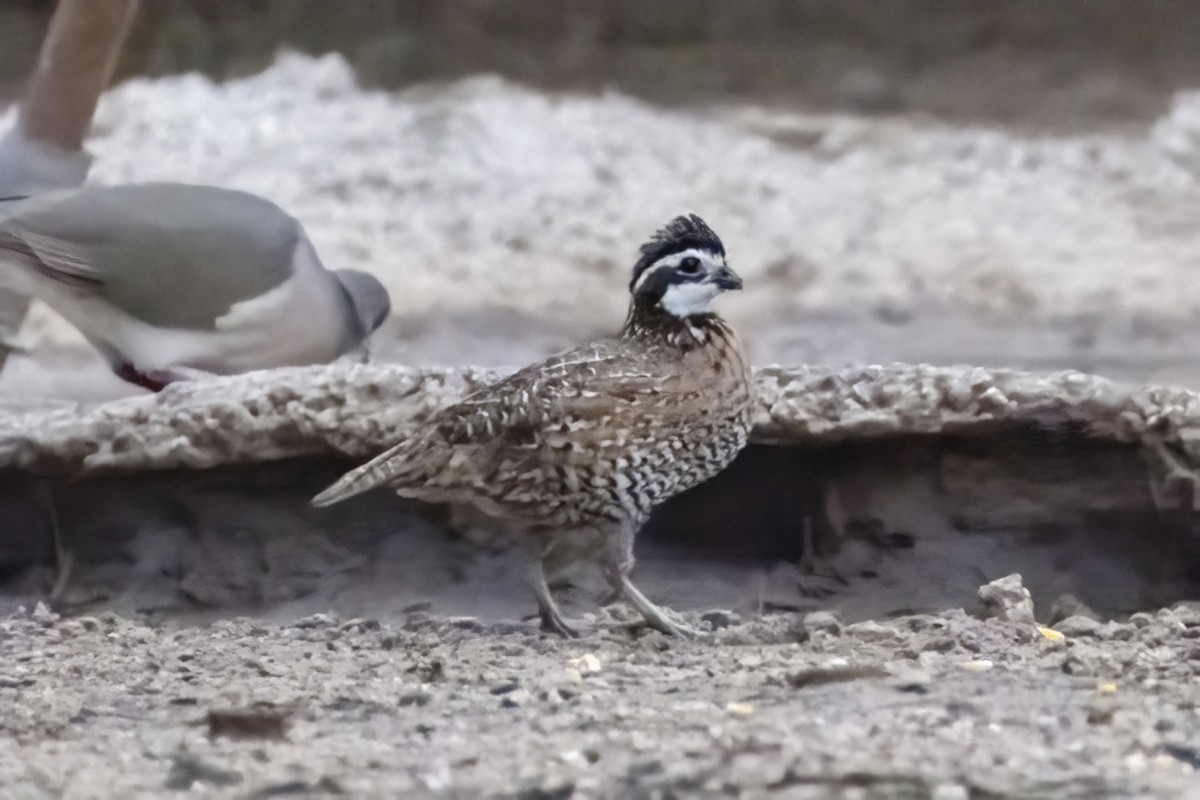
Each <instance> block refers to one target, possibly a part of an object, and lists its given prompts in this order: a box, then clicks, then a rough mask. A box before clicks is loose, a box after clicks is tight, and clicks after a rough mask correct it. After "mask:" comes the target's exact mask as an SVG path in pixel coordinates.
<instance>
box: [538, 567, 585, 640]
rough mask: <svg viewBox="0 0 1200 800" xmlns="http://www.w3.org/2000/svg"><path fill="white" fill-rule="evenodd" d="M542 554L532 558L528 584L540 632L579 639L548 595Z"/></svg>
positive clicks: (549, 594) (550, 595) (552, 597)
mask: <svg viewBox="0 0 1200 800" xmlns="http://www.w3.org/2000/svg"><path fill="white" fill-rule="evenodd" d="M542 558H543V554H538V555H535V556H534V559H533V563H532V565H531V568H530V575H529V582H530V583H531V584H533V593H534V596H536V597H537V604H538V613H539V614H540V615H541V617H542V630H546V631H552V632H554V633H557V634H558V635H559V636H564V637H566V638H568V639H577V638H579V631H577V630H576V629H575V628H574V627H572V626H571V625H570V624H569V623H568V622H567V620H566V618H565V617H563V615H562V611H561V610H560V609H559V607H558V603H556V602H555V601H554V596H553V595H552V594H551V593H550V586H549V585H548V584H547V583H546V570H545V567H544V566H543V565H542Z"/></svg>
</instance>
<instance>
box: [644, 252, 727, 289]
mask: <svg viewBox="0 0 1200 800" xmlns="http://www.w3.org/2000/svg"><path fill="white" fill-rule="evenodd" d="M688 256H695V257H696V258H698V259H700V261H701V262H710V263H713V264H716V265H717V266H719V267H723V266H725V259H724V257H722V256H721V255H720V254H719V253H713V252H710V251H708V250H697V249H696V248H694V247H689V248H688V249H687V250H681V251H679V252H678V253H672V254H671V255H669V256H663V257H662V258H660V259H659V260H658V261H655V262H654V263H653V264H651V265H650V266H649V267H647V268H646V269H645V271H644V272H642V274H641V275H639V276H638V279H637V281H636V282H635V283H634V284H633V293H634V294H637V292H638V290H639V289H641V288H642V284H643V283H645V282H646V278H648V277H650V273H652V272H655V271H657V270H660V269H662V268H663V267H670V268H672V269H673V268H675V267H678V266H679V265H680V264H681V263H683V260H684V259H685V258H687V257H688Z"/></svg>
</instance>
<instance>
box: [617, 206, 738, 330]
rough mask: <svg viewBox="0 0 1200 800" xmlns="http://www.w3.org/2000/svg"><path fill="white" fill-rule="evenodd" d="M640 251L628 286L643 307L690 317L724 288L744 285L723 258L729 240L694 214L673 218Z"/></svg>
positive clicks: (700, 311)
mask: <svg viewBox="0 0 1200 800" xmlns="http://www.w3.org/2000/svg"><path fill="white" fill-rule="evenodd" d="M641 252H642V257H641V259H639V260H638V263H637V265H636V266H635V267H634V269H633V281H632V282H631V283H630V291H631V292H632V293H633V297H634V302H635V303H637V304H638V305H639V306H642V307H644V308H652V307H657V308H661V309H662V310H664V311H666V312H667V313H668V314H671V315H672V316H675V317H679V318H681V319H686V318H687V317H690V316H692V315H694V314H703V313H705V312H707V311H708V310H709V305H710V304H711V303H712V301H713V298H715V297H716V296H717V295H719V294H720V293H721V292H723V291H726V290H730V289H740V288H742V279H741V278H739V277H738V276H737V274H736V273H735V272H734V271H733V270H731V269H730V268H729V265H728V264H726V263H725V246H724V245H723V244H721V240H720V239H719V238H717V235H716V234H715V233H713V231H712V229H711V228H709V227H708V225H706V224H705V222H704V220H702V219H700V218H699V217H697V216H696V215H695V214H692V215H689V216H686V217H676V218H675V219H673V220H672V221H671V222H670V223H668V224H667V225H666V226H665V227H663V228H662V229H661V230H660V231H658V232H657V233H656V234H655V235H654V237H653V238H651V240H650V241H649V242H647V243H646V244H644V245H642V251H641Z"/></svg>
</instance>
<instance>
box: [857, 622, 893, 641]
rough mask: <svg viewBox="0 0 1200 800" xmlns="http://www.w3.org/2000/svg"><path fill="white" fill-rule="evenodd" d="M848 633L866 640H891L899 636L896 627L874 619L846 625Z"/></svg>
mask: <svg viewBox="0 0 1200 800" xmlns="http://www.w3.org/2000/svg"><path fill="white" fill-rule="evenodd" d="M846 634H847V635H849V636H854V637H855V638H858V639H862V640H863V641H864V642H884V641H891V640H893V639H895V638H896V637H897V633H896V629H895V628H891V627H889V626H887V625H882V624H880V623H878V622H876V621H874V620H867V621H865V622H855V623H854V624H853V625H848V626H847V627H846Z"/></svg>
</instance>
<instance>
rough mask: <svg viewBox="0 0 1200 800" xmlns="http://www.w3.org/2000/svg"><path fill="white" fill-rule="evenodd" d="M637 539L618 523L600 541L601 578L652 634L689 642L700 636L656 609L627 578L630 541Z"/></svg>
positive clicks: (627, 526)
mask: <svg viewBox="0 0 1200 800" xmlns="http://www.w3.org/2000/svg"><path fill="white" fill-rule="evenodd" d="M635 536H637V528H636V527H635V526H634V525H632V524H630V523H628V522H625V523H621V525H620V527H618V528H617V529H616V530H614V531H611V532H609V535H608V536H606V537H605V538H604V561H603V571H604V576H605V578H606V579H607V580H608V582H609V584H610V585H611V586H612V587H613V589H614V590H616V591H618V592H620V594H621V596H622V597H624V598H625V599H626V600H628V601H629V602H630V603H631V604H633V607H634V608H636V609H637V610H638V613H640V614H641V615H642V616H643V617H644V618H645V619H646V624H647V625H649V626H650V627H651V628H654V629H655V630H656V631H661V632H662V633H665V634H666V635H668V636H678V637H680V638H684V639H689V638H695V637H697V636H699V635H700V632H699V631H697V630H696V629H695V628H692V627H690V626H689V625H688V624H687V623H685V622H684V621H683V620H681V619H679V618H678V617H676V616H675V615H674V614H673V613H671V612H670V611H669V610H667V609H665V608H660V607H659V606H656V605H655V604H654V603H652V602H650V599H649V598H647V597H646V595H644V594H642V593H641V591H639V590H638V588H637V587H636V586H634V585H633V581H631V580H630V579H629V575H630V573H631V572H633V565H634V557H633V541H634V537H635Z"/></svg>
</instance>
